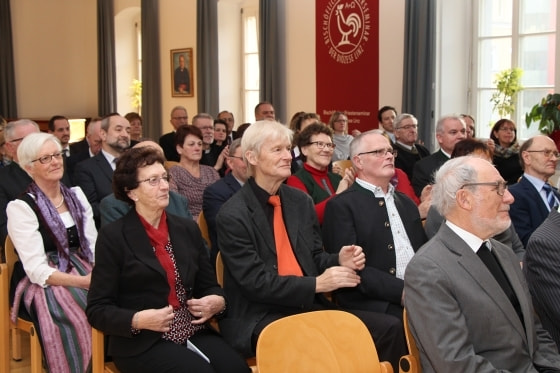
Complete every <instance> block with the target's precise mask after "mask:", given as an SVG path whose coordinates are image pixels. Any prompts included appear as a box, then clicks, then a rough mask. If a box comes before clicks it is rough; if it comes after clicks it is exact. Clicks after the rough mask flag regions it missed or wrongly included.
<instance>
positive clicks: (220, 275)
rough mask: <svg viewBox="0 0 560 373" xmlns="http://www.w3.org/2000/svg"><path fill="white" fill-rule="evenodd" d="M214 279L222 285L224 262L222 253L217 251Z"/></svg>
mask: <svg viewBox="0 0 560 373" xmlns="http://www.w3.org/2000/svg"><path fill="white" fill-rule="evenodd" d="M216 279H217V280H218V284H219V285H220V286H221V287H224V262H223V261H222V253H220V252H219V251H218V255H217V256H216Z"/></svg>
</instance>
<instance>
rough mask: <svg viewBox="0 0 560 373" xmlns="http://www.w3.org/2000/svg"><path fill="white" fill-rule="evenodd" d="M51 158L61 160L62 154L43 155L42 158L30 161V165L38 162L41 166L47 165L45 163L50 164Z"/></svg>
mask: <svg viewBox="0 0 560 373" xmlns="http://www.w3.org/2000/svg"><path fill="white" fill-rule="evenodd" d="M53 158H56V159H57V160H61V159H62V152H58V153H53V154H49V155H44V156H42V157H39V158H37V159H34V160H32V161H31V163H33V162H37V161H39V163H41V164H47V163H51V162H52V159H53Z"/></svg>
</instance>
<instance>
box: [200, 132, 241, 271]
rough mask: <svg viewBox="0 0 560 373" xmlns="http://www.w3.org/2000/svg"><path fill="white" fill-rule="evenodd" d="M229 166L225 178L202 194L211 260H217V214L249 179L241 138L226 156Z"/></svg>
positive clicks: (231, 146)
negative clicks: (210, 244)
mask: <svg viewBox="0 0 560 373" xmlns="http://www.w3.org/2000/svg"><path fill="white" fill-rule="evenodd" d="M226 163H227V167H228V168H229V169H230V172H228V173H227V174H226V175H225V176H224V177H223V178H221V179H220V180H218V181H216V182H215V183H213V184H211V185H209V186H207V187H206V189H204V193H203V195H202V211H203V212H204V218H205V219H206V223H207V224H208V233H209V235H210V241H212V242H211V243H212V246H211V249H210V260H212V263H215V262H216V255H218V251H219V246H218V238H217V233H216V231H217V227H216V215H218V211H219V210H220V208H221V207H222V205H223V204H224V203H225V202H226V201H227V200H228V199H230V197H231V196H233V195H234V194H235V193H236V192H237V191H238V190H239V189H241V187H242V186H243V184H245V182H246V181H247V165H246V164H245V162H244V161H243V153H242V152H241V139H236V140H233V142H232V143H231V145H230V148H229V156H228V157H227V158H226Z"/></svg>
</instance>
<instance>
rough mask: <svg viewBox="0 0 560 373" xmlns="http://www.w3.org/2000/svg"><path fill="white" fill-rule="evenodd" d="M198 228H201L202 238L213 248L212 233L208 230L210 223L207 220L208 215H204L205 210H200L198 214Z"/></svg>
mask: <svg viewBox="0 0 560 373" xmlns="http://www.w3.org/2000/svg"><path fill="white" fill-rule="evenodd" d="M197 223H198V228H199V229H200V233H201V234H202V238H204V240H205V241H206V244H207V245H208V248H209V249H211V248H212V241H211V240H210V233H209V232H208V223H207V222H206V217H204V212H203V211H200V214H199V215H198V220H197Z"/></svg>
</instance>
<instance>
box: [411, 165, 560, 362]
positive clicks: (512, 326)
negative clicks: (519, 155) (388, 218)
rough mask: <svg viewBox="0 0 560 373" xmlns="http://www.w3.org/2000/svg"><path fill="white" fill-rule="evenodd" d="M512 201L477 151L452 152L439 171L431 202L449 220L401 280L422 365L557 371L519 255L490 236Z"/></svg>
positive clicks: (505, 222)
mask: <svg viewBox="0 0 560 373" xmlns="http://www.w3.org/2000/svg"><path fill="white" fill-rule="evenodd" d="M512 202H513V196H512V195H511V193H509V191H508V190H507V188H506V182H505V181H504V179H503V178H502V177H501V175H500V173H499V172H498V171H497V170H496V168H495V167H494V166H493V165H492V164H491V163H490V162H488V161H486V160H484V159H482V158H477V157H472V156H467V157H458V158H454V159H452V160H450V161H448V162H446V163H445V164H444V165H443V166H442V167H441V168H440V169H439V171H438V172H437V175H436V179H435V184H434V189H433V193H432V203H433V204H434V205H435V206H436V208H437V210H438V211H439V212H440V213H441V214H442V215H443V216H444V217H445V219H446V222H445V223H444V224H442V226H441V228H440V230H439V232H438V233H437V234H436V235H435V236H434V238H433V239H431V240H430V241H428V243H426V244H425V245H424V246H422V248H421V249H420V250H419V251H418V253H416V255H415V256H414V257H413V258H412V260H411V261H410V263H408V267H407V268H406V273H405V286H404V288H405V298H404V300H405V306H406V310H407V315H408V320H409V324H410V328H411V331H412V334H413V336H414V339H415V341H416V345H417V347H418V349H419V351H420V360H421V364H422V371H423V372H424V373H432V372H506V371H507V372H512V373H525V372H547V373H548V372H560V355H559V354H558V350H557V348H556V345H555V344H554V342H553V341H552V339H551V338H550V335H549V334H548V333H547V332H546V331H545V330H544V329H543V327H542V325H541V323H540V321H539V320H538V318H536V317H535V316H534V312H533V305H532V303H531V296H530V294H529V289H528V288H527V284H526V282H525V279H524V276H523V273H522V272H521V268H520V266H519V259H518V258H517V257H516V256H515V254H514V253H513V251H512V250H511V248H509V247H507V246H505V245H503V244H501V243H500V242H498V241H496V240H494V239H493V238H491V237H492V236H494V235H495V234H497V233H500V232H502V231H504V230H505V229H506V228H507V227H508V226H509V224H510V217H509V214H508V207H509V205H510V204H511V203H512Z"/></svg>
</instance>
